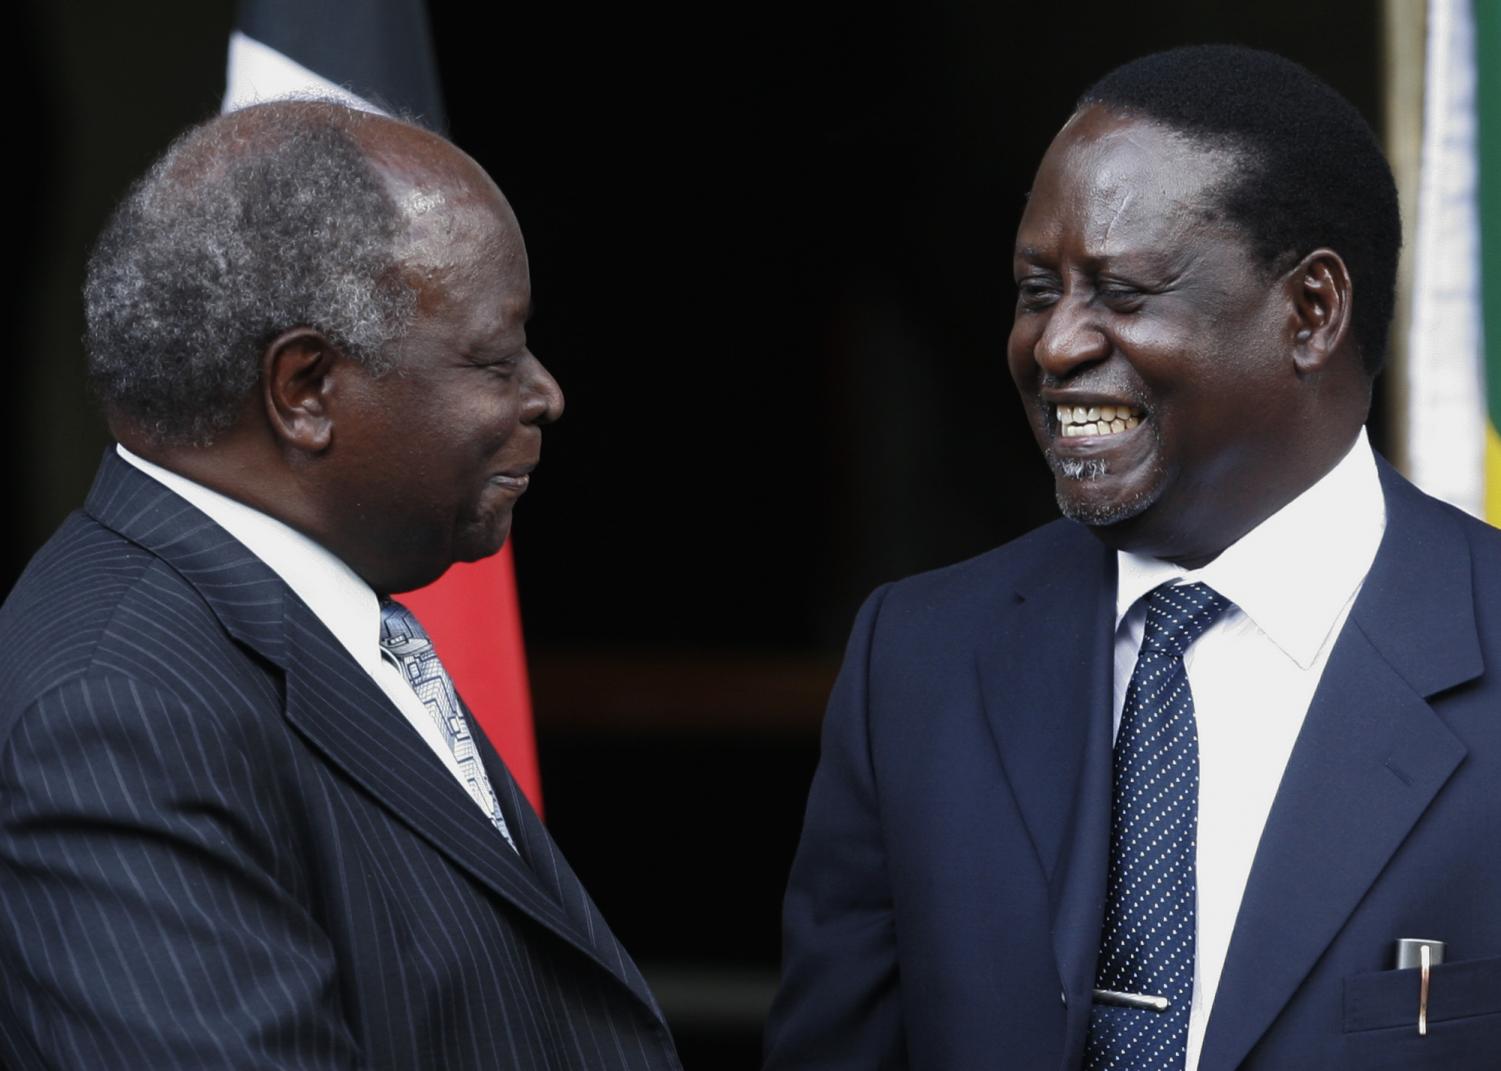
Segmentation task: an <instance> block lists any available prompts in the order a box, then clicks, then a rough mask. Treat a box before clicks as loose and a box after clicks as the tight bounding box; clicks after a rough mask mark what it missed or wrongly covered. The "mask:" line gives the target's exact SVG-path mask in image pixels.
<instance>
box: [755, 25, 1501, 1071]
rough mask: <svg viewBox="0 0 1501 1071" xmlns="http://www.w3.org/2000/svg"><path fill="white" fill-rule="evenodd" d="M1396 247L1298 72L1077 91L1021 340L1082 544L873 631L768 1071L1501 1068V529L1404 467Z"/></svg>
mask: <svg viewBox="0 0 1501 1071" xmlns="http://www.w3.org/2000/svg"><path fill="white" fill-rule="evenodd" d="M1398 242H1399V230H1398V221H1397V211H1396V196H1395V191H1394V188H1393V184H1392V181H1391V176H1390V173H1389V171H1388V169H1387V167H1386V165H1385V162H1384V161H1383V160H1382V158H1381V156H1380V153H1379V150H1378V149H1377V146H1376V143H1375V139H1374V137H1373V136H1372V135H1371V132H1370V130H1369V128H1368V127H1367V126H1366V125H1365V123H1364V122H1363V121H1362V120H1361V119H1360V117H1359V115H1358V114H1357V113H1356V112H1355V111H1354V109H1353V108H1352V107H1351V106H1350V105H1349V104H1348V103H1347V102H1345V101H1344V100H1343V99H1341V98H1340V97H1339V96H1338V95H1337V94H1335V93H1334V92H1333V91H1332V90H1330V89H1329V88H1328V87H1327V86H1325V85H1323V84H1322V83H1320V82H1318V81H1317V80H1316V79H1314V78H1313V77H1312V76H1311V75H1310V74H1309V73H1308V72H1307V71H1305V70H1303V69H1302V68H1300V67H1298V66H1296V65H1295V64H1292V63H1289V62H1287V61H1285V60H1282V59H1280V58H1278V57H1275V56H1271V55H1268V54H1265V53H1258V52H1251V51H1247V50H1242V49H1234V48H1221V47H1215V48H1195V49H1185V50H1178V51H1174V52H1169V53H1164V54H1159V55H1155V56H1151V57H1147V58H1146V59H1143V60H1139V61H1136V62H1134V63H1132V64H1128V65H1127V66H1125V67H1123V68H1121V69H1120V70H1117V71H1116V72H1114V73H1112V74H1111V75H1109V76H1107V77H1106V78H1105V79H1104V80H1102V81H1101V82H1100V83H1098V84H1097V85H1096V86H1095V87H1094V88H1093V89H1091V90H1090V91H1089V92H1087V93H1086V94H1085V95H1084V97H1083V98H1082V99H1081V100H1080V102H1079V106H1078V109H1077V111H1075V113H1074V115H1073V116H1072V117H1071V118H1070V119H1069V120H1068V122H1067V123H1066V124H1065V125H1064V127H1063V129H1062V130H1061V131H1060V133H1059V134H1058V135H1057V137H1056V138H1055V139H1054V141H1053V144H1052V146H1051V147H1050V148H1049V149H1048V152H1047V154H1046V156H1045V157H1044V158H1043V161H1042V164H1041V166H1040V168H1039V170H1038V173H1037V178H1036V181H1035V184H1034V187H1033V190H1032V193H1031V197H1030V199H1029V201H1028V204H1027V207H1026V210H1025V213H1024V215H1023V219H1022V222H1021V227H1020V230H1019V232H1018V234H1017V238H1016V245H1015V260H1014V265H1015V272H1016V279H1017V286H1018V291H1019V294H1018V299H1017V306H1016V314H1015V323H1014V326H1013V328H1012V332H1011V339H1010V345H1009V348H1008V356H1009V363H1010V367H1011V373H1012V376H1013V378H1014V380H1015V382H1016V385H1017V387H1018V389H1019V390H1020V393H1021V398H1022V403H1023V406H1024V409H1025V411H1026V413H1027V416H1028V418H1029V420H1030V421H1031V424H1032V427H1033V430H1034V432H1035V434H1036V438H1037V440H1038V442H1039V444H1040V445H1041V447H1042V450H1043V453H1044V455H1045V456H1046V458H1047V460H1048V463H1049V465H1050V466H1051V468H1052V471H1053V474H1054V477H1055V480H1056V490H1057V497H1058V501H1059V504H1060V506H1061V507H1062V510H1063V512H1064V514H1065V516H1066V517H1067V518H1068V519H1067V520H1063V521H1059V522H1056V523H1054V524H1052V525H1049V526H1047V527H1045V528H1042V529H1040V530H1038V531H1036V532H1034V533H1032V534H1030V535H1028V536H1026V537H1024V538H1023V539H1020V540H1018V541H1017V542H1015V543H1013V544H1010V545H1008V546H1005V547H1002V548H1000V549H998V550H996V551H993V552H991V553H989V554H986V555H983V556H982V557H980V558H977V559H975V560H973V561H970V562H966V563H963V564H961V565H957V566H954V567H952V568H949V569H946V570H941V571H939V572H936V573H932V574H928V575H926V576H920V577H915V578H912V579H909V580H905V581H902V582H899V583H897V584H893V585H890V586H888V587H885V588H883V589H881V590H880V591H878V592H877V593H876V594H875V595H874V596H872V598H871V599H870V601H869V602H868V603H867V604H866V606H865V608H864V609H863V610H862V612H861V614H860V616H859V618H858V620H857V622H856V624H855V629H854V636H853V638H852V640H851V642H850V648H849V653H848V657H847V660H846V663H845V667H844V670H843V672H842V674H841V676H840V679H839V683H838V684H837V686H836V689H835V693H834V696H833V699H832V701H831V704H830V708H829V714H828V718H827V721H826V724H825V730H824V742H823V757H822V761H821V765H820V767H819V770H818V773H817V775H816V777H815V779H814V784H813V788H812V792H811V796H810V799H809V804H808V815H807V822H806V826H805V828H804V832H803V840H802V844H801V847H800V849H799V852H798V855H797V859H796V862H795V864H794V867H793V873H792V877H791V881H790V884H789V888H788V892H787V901H786V931H785V933H786V961H785V977H784V982H783V987H782V991H781V993H780V995H779V998H778V1001H777V1004H776V1007H775V1009H774V1012H773V1016H772V1023H771V1027H770V1032H769V1046H768V1051H769V1064H768V1066H770V1067H773V1068H850V1069H855V1068H861V1069H869V1068H878V1067H879V1068H899V1067H912V1068H928V1069H935V1071H936V1069H942V1071H962V1069H970V1068H976V1069H978V1068H1012V1067H1014V1068H1025V1069H1027V1071H1033V1069H1042V1068H1065V1069H1069V1068H1080V1067H1087V1068H1119V1069H1173V1071H1178V1069H1182V1068H1184V1067H1188V1068H1195V1067H1197V1068H1200V1069H1203V1071H1211V1069H1212V1071H1228V1069H1232V1068H1244V1069H1248V1071H1249V1069H1258V1071H1289V1069H1298V1068H1319V1069H1334V1068H1348V1069H1350V1071H1356V1069H1359V1071H1369V1069H1372V1068H1382V1067H1393V1068H1395V1067H1401V1068H1435V1069H1437V1068H1444V1069H1448V1071H1455V1069H1479V1068H1482V1067H1494V1066H1495V1062H1496V1060H1497V1054H1498V1053H1501V848H1498V847H1497V845H1498V844H1501V790H1498V786H1501V610H1498V607H1501V535H1498V533H1496V532H1495V531H1494V530H1492V529H1489V528H1486V527H1485V526H1483V525H1481V524H1479V523H1478V522H1475V521H1473V520H1471V519H1469V518H1467V517H1464V516H1462V515H1460V514H1459V513H1457V512H1456V511H1453V510H1451V509H1449V508H1448V507H1446V506H1444V505H1441V504H1440V503H1437V502H1435V501H1433V500H1431V499H1429V498H1426V497H1425V496H1423V495H1422V494H1420V493H1419V492H1418V491H1416V490H1415V489H1414V488H1412V487H1411V486H1410V485H1408V484H1407V483H1406V482H1404V481H1403V480H1402V479H1401V477H1399V476H1398V475H1397V474H1396V473H1394V472H1393V471H1392V470H1391V469H1390V468H1388V467H1386V466H1385V465H1384V464H1383V463H1382V462H1380V461H1379V460H1378V459H1377V458H1376V457H1375V456H1374V455H1373V454H1372V452H1371V449H1370V447H1369V446H1368V445H1367V442H1366V437H1365V433H1364V431H1363V429H1362V424H1363V422H1364V420H1365V417H1366V414H1367V411H1368V408H1369V404H1370V397H1371V384H1372V379H1373V377H1374V376H1375V375H1376V373H1377V371H1378V370H1379V369H1380V367H1381V363H1382V357H1383V354H1384V351H1385V345H1386V333H1387V328H1388V323H1389V320H1390V315H1391V308H1392V292H1393V279H1394V274H1395V264H1396V257H1397V248H1398ZM1403 938H1416V939H1421V940H1419V941H1418V942H1416V943H1415V945H1414V946H1413V947H1414V952H1413V961H1414V962H1421V961H1422V960H1423V958H1424V956H1426V958H1427V966H1426V967H1415V968H1413V969H1402V970H1398V969H1395V968H1396V967H1397V966H1398V965H1399V962H1400V963H1402V964H1403V965H1405V964H1406V962H1407V959H1406V956H1405V955H1403V956H1402V957H1401V958H1400V960H1399V957H1398V952H1397V949H1396V944H1397V942H1398V941H1400V940H1401V939H1403ZM1437 942H1442V944H1439V943H1437ZM1424 944H1426V945H1427V952H1426V953H1424V952H1423V951H1422V947H1423V945H1424ZM1440 960H1442V962H1440Z"/></svg>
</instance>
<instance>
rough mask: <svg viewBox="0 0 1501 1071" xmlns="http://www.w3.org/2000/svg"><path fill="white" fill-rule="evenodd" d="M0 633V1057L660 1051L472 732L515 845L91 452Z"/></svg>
mask: <svg viewBox="0 0 1501 1071" xmlns="http://www.w3.org/2000/svg"><path fill="white" fill-rule="evenodd" d="M0 651H4V656H3V660H0V1066H4V1067H7V1068H14V1069H33V1068H44V1067H48V1068H50V1067H68V1068H121V1067H131V1068H150V1069H153V1071H158V1069H166V1068H195V1069H201V1068H209V1067H224V1068H237V1069H243V1068H293V1067H295V1068H320V1069H321V1068H354V1067H361V1068H365V1067H368V1068H411V1069H417V1068H445V1069H447V1068H497V1067H512V1068H525V1069H528V1071H531V1069H541V1068H557V1069H565V1068H566V1069H583V1068H589V1069H594V1068H630V1069H640V1071H646V1069H667V1068H676V1067H677V1066H678V1063H677V1058H676V1055H675V1053H674V1050H673V1045H672V1040H671V1038H670V1036H669V1034H668V1030H667V1027H666V1025H665V1023H664V1022H663V1020H662V1017H661V1013H660V1011H659V1010H658V1008H657V1005H656V1003H655V1002H654V1000H653V999H652V996H651V994H650V992H649V991H648V990H647V987H646V984H645V982H644V981H643V980H642V978H641V976H640V974H639V973H638V972H637V970H636V967H635V965H634V964H633V963H632V962H631V960H630V958H629V957H628V956H627V955H626V954H625V952H624V951H623V950H622V948H621V947H620V945H619V944H618V943H617V942H616V940H615V938H614V937H613V936H612V935H611V933H610V930H609V928H608V927H607V926H606V925H605V923H604V920H603V919H602V918H601V917H600V914H599V912H598V911H597V910H596V909H595V906H594V904H593V903H592V902H591V901H590V900H589V897H588V896H587V895H586V894H585V892H584V890H583V888H582V886H581V885H580V884H579V882H578V880H577V878H576V877H575V876H574V874H573V872H572V871H571V870H570V869H569V867H568V864H567V863H566V862H565V861H564V860H563V858H562V856H561V854H560V853H559V852H558V850H557V848H556V846H555V845H554V844H553V841H552V839H551V838H550V837H549V836H548V834H547V832H546V831H545V830H544V829H543V827H542V825H541V823H540V822H539V821H538V820H537V817H536V815H535V814H534V813H533V812H532V810H531V809H530V807H529V806H528V805H527V803H526V801H525V799H524V798H523V797H522V795H521V793H520V792H519V791H518V790H517V788H516V785H515V783H514V782H513V781H512V780H511V778H510V776H509V775H508V774H507V772H506V770H505V767H504V765H503V764H502V763H501V762H500V760H499V759H498V757H497V756H496V755H495V753H494V752H493V750H490V749H489V748H488V745H485V744H483V742H482V749H483V754H484V759H485V762H486V765H487V767H488V770H489V774H490V778H491V780H492V782H493V783H494V784H495V786H496V789H497V794H498V795H499V797H500V799H501V804H502V807H503V808H504V809H505V811H506V815H507V819H508V822H509V824H510V828H511V830H512V832H513V835H515V837H516V839H517V844H518V846H519V848H520V854H519V855H518V853H517V852H514V851H512V850H511V848H510V847H508V846H507V845H506V843H505V841H504V840H503V839H502V838H501V837H500V836H499V835H498V834H497V833H496V832H495V830H494V828H493V827H492V826H491V825H490V823H489V821H488V820H487V819H486V818H485V816H484V815H483V814H481V813H480V811H479V810H478V808H476V807H475V806H474V805H473V804H472V803H471V802H470V800H469V798H468V796H467V795H466V794H465V793H464V791H463V789H462V788H460V787H459V785H458V784H457V783H456V782H455V781H454V779H453V777H452V776H451V775H450V774H449V773H448V772H447V770H446V769H445V768H444V767H443V765H442V764H441V763H440V762H439V761H438V759H437V757H436V756H434V755H433V754H432V752H431V751H430V750H429V748H428V746H427V744H426V743H425V742H424V741H423V740H421V739H420V738H419V736H418V734H416V733H414V732H413V731H412V729H411V726H410V725H409V724H408V723H407V722H406V719H405V718H404V717H403V716H402V715H401V713H400V712H399V711H397V710H396V709H395V708H394V707H393V706H392V705H391V703H390V702H389V701H388V700H387V699H386V697H385V695H384V694H383V693H382V692H381V691H380V689H379V687H378V686H377V685H376V684H375V683H374V682H373V681H371V680H370V678H369V677H368V676H367V675H366V674H365V673H364V672H362V671H361V670H360V668H359V667H358V666H357V665H356V664H355V662H354V661H353V660H352V659H351V658H350V657H349V656H348V654H347V653H346V652H345V651H344V650H343V648H342V647H341V646H340V645H339V644H338V642H337V641H336V640H335V639H334V638H333V636H332V635H331V634H330V633H329V632H328V630H327V629H326V628H324V626H323V625H322V623H321V622H320V621H319V620H318V619H317V618H316V617H315V616H314V615H313V614H312V612H311V611H310V610H308V608H307V607H306V606H305V605H304V604H303V603H302V602H301V600H299V599H298V598H297V597H296V596H295V595H294V594H293V593H292V592H291V591H290V589H288V588H287V587H286V585H285V584H283V583H282V582H281V580H280V579H279V578H278V577H277V576H276V575H275V574H274V573H272V572H271V570H270V569H268V568H267V567H266V566H265V565H264V564H263V563H262V562H261V561H260V560H259V559H258V558H256V557H254V556H253V555H252V554H251V553H250V552H249V551H247V550H246V549H245V548H244V547H243V546H242V545H241V544H240V543H238V542H236V541H235V540H234V539H233V538H231V537H230V536H229V535H228V534H227V533H226V532H224V530H223V529H221V528H219V527H218V526H217V525H216V524H214V523H213V522H212V521H210V520H209V519H208V518H207V517H205V516H204V515H203V514H202V513H200V512H199V511H198V510H196V509H195V508H193V507H192V506H190V505H189V504H188V503H186V502H185V501H183V500H182V499H181V498H179V497H178V496H177V495H175V494H173V493H172V492H170V491H168V490H167V489H166V488H165V487H163V486H162V485H161V484H159V483H157V482H156V481H154V480H152V479H150V478H149V477H147V476H145V475H144V474H142V473H140V472H138V471H137V470H136V469H134V468H132V467H131V466H129V465H127V464H125V463H124V462H123V461H121V460H120V459H119V458H118V457H117V456H116V455H115V453H114V451H113V450H111V451H110V452H109V453H108V454H107V455H106V457H105V459H104V463H103V466H102V468H101V470H100V473H99V476H98V478H97V480H96V482H95V485H94V489H93V491H92V492H91V493H90V495H89V498H88V502H87V505H86V507H85V510H84V511H83V512H81V513H76V514H74V515H73V516H72V517H70V518H69V519H68V520H67V521H66V522H65V523H64V524H63V526H62V528H61V529H60V530H59V531H58V532H57V534H56V535H55V536H54V537H53V538H52V540H51V541H50V542H49V543H48V544H47V545H46V546H45V547H44V548H43V549H42V550H41V552H40V553H38V555H37V556H36V558H35V559H34V560H33V562H32V563H31V565H30V566H29V568H28V569H27V571H26V573H25V575H24V576H23V577H22V579H21V580H20V582H19V583H18V584H17V586H16V588H15V590H14V591H13V592H12V593H11V595H10V597H9V598H8V599H7V601H6V603H5V606H4V609H3V610H0ZM481 741H482V738H481Z"/></svg>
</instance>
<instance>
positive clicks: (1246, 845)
mask: <svg viewBox="0 0 1501 1071" xmlns="http://www.w3.org/2000/svg"><path fill="white" fill-rule="evenodd" d="M1385 530H1386V503H1385V500H1384V498H1383V496H1382V494H1381V482H1380V478H1379V477H1378V475H1377V472H1376V461H1375V455H1374V454H1373V453H1372V452H1371V447H1370V443H1369V442H1368V441H1367V439H1366V434H1365V430H1364V429H1361V432H1360V435H1359V437H1358V438H1357V439H1356V440H1355V443H1354V445H1353V446H1352V447H1351V448H1350V450H1349V452H1348V453H1346V455H1345V457H1344V459H1343V460H1341V461H1340V463H1339V464H1338V465H1336V466H1335V467H1334V468H1333V469H1332V470H1331V471H1330V472H1329V473H1328V474H1327V475H1326V476H1325V477H1324V478H1323V479H1321V480H1320V481H1319V482H1318V483H1316V484H1314V485H1313V486H1312V487H1310V488H1309V489H1308V490H1306V491H1304V492H1303V493H1302V494H1301V495H1299V496H1298V497H1297V498H1295V499H1293V501H1291V502H1289V503H1288V504H1287V505H1286V506H1284V507H1283V508H1282V509H1281V510H1279V511H1278V512H1276V513H1274V514H1273V515H1272V516H1270V517H1268V518H1267V519H1266V520H1265V521H1263V522H1262V523H1261V524H1260V525H1258V526H1257V527H1256V528H1254V529H1252V530H1251V531H1250V532H1248V533H1247V534H1246V535H1245V536H1243V537H1242V538H1241V539H1240V540H1239V541H1238V542H1236V543H1235V544H1234V545H1232V546H1231V547H1229V548H1228V549H1226V550H1225V551H1224V553H1222V554H1221V555H1220V556H1219V557H1217V558H1216V559H1214V561H1212V562H1210V563H1209V564H1208V565H1206V566H1204V567H1203V568H1202V569H1195V570H1187V569H1183V568H1181V567H1179V566H1176V565H1173V564H1172V563H1171V562H1165V561H1161V560H1158V559H1156V558H1146V557H1142V556H1141V555H1137V554H1129V553H1126V552H1124V551H1122V552H1120V553H1119V554H1118V555H1117V560H1118V566H1119V583H1118V587H1117V592H1116V632H1115V727H1116V730H1117V731H1118V730H1119V729H1120V722H1121V708H1122V707H1123V706H1124V704H1125V695H1126V685H1127V683H1128V682H1129V681H1130V679H1131V670H1132V668H1133V667H1134V666H1135V665H1136V655H1137V652H1138V651H1139V650H1140V649H1141V639H1142V631H1143V628H1144V622H1145V619H1146V609H1145V607H1144V606H1138V605H1137V600H1139V599H1140V598H1141V597H1142V596H1143V595H1145V594H1146V593H1147V592H1149V591H1151V590H1152V589H1153V588H1155V587H1157V586H1158V585H1159V584H1162V583H1165V582H1167V581H1170V580H1181V582H1184V583H1193V582H1195V581H1202V582H1203V583H1205V584H1208V585H1209V586H1210V587H1212V588H1213V589H1214V590H1215V591H1217V592H1219V593H1220V594H1221V595H1223V596H1225V598H1227V599H1229V600H1230V601H1231V603H1232V604H1233V605H1232V606H1231V607H1230V609H1229V610H1228V611H1226V612H1225V613H1224V614H1223V615H1222V616H1221V617H1220V618H1219V620H1218V621H1216V622H1215V623H1214V624H1213V625H1211V626H1210V627H1209V628H1208V629H1207V630H1206V631H1205V632H1204V634H1203V635H1202V636H1200V637H1199V639H1198V640H1197V641H1195V642H1194V644H1193V645H1192V646H1191V647H1189V649H1188V653H1187V655H1186V656H1185V657H1184V660H1183V661H1184V666H1185V668H1186V669H1187V672H1188V683H1189V687H1190V688H1191V689H1192V691H1193V697H1194V716H1195V719H1196V720H1197V723H1198V734H1199V830H1198V840H1197V843H1198V862H1197V872H1198V886H1199V887H1198V939H1197V942H1196V945H1195V949H1196V951H1195V958H1194V989H1193V1007H1192V1008H1191V1010H1190V1013H1189V1020H1188V1063H1187V1068H1186V1071H1195V1069H1196V1068H1197V1067H1198V1063H1199V1050H1200V1048H1201V1047H1202V1045H1203V1042H1204V1028H1205V1026H1206V1024H1207V1023H1208V1020H1209V1013H1210V1011H1211V1009H1212V1008H1213V1006H1214V998H1215V990H1216V988H1218V986H1219V980H1220V972H1221V971H1222V970H1223V968H1224V965H1225V954H1226V952H1227V951H1228V949H1229V945H1230V933H1231V930H1232V929H1233V928H1234V926H1235V916H1236V913H1237V912H1238V911H1239V910H1240V899H1241V894H1242V893H1243V892H1244V891H1245V886H1246V878H1247V877H1248V875H1249V874H1250V871H1251V862H1252V860H1253V859H1254V858H1255V855H1256V846H1257V844H1258V843H1259V842H1260V840H1261V830H1262V827H1263V826H1264V825H1265V824H1266V818H1267V814H1268V813H1269V812H1270V810H1271V807H1272V800H1273V799H1274V797H1275V796H1276V794H1277V786H1278V784H1279V783H1280V782H1281V780H1282V772H1283V770H1284V768H1285V767H1286V766H1287V759H1288V756H1289V754H1291V752H1292V749H1293V743H1294V741H1296V740H1297V737H1298V731H1299V730H1300V729H1301V728H1302V726H1303V718H1304V716H1305V715H1306V714H1307V713H1308V705H1309V703H1310V701H1311V700H1312V699H1313V694H1314V690H1315V689H1316V688H1317V687H1318V684H1319V678H1320V677H1322V676H1323V673H1324V666H1325V665H1326V664H1327V663H1328V661H1329V652H1330V650H1331V648H1332V647H1333V646H1334V641H1335V637H1337V636H1338V635H1339V633H1340V629H1341V628H1342V627H1343V626H1344V623H1345V619H1346V618H1347V617H1348V616H1349V614H1350V607H1351V605H1352V604H1353V603H1354V602H1355V596H1356V595H1357V594H1358V593H1359V592H1360V587H1361V584H1362V583H1364V581H1365V576H1366V573H1367V572H1369V571H1370V568H1371V563H1372V562H1373V561H1374V560H1375V557H1376V548H1377V546H1378V545H1379V544H1380V542H1381V536H1382V533H1383V532H1384V531H1385Z"/></svg>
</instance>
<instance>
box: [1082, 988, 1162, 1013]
mask: <svg viewBox="0 0 1501 1071" xmlns="http://www.w3.org/2000/svg"><path fill="white" fill-rule="evenodd" d="M1094 1002H1095V1003H1096V1004H1111V1005H1114V1006H1115V1007H1117V1008H1141V1009H1143V1010H1145V1011H1155V1012H1165V1011H1167V1010H1168V1008H1170V1007H1171V1006H1172V1003H1173V1002H1172V1001H1170V1000H1168V999H1167V997H1157V996H1153V995H1152V994H1150V993H1121V992H1118V991H1116V990H1114V989H1096V990H1095V991H1094Z"/></svg>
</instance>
